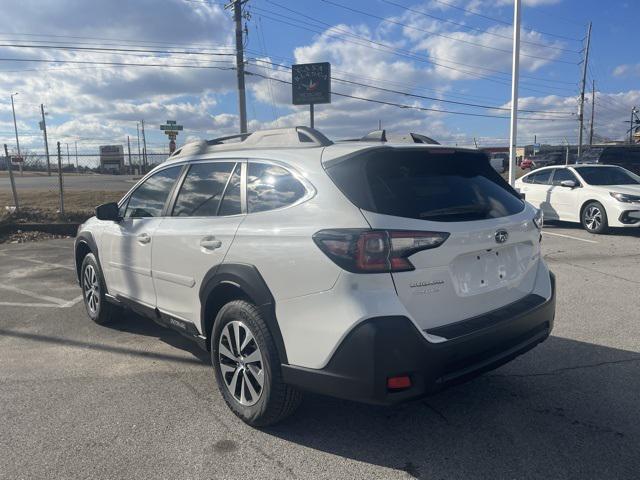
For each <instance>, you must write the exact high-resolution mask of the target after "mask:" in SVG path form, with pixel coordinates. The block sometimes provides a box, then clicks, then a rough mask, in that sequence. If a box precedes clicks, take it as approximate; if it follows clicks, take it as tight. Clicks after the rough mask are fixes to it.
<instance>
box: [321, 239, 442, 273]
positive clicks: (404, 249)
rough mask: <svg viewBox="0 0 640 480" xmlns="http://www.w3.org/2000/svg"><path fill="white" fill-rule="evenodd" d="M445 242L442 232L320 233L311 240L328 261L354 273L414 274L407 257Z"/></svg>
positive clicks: (413, 268)
mask: <svg viewBox="0 0 640 480" xmlns="http://www.w3.org/2000/svg"><path fill="white" fill-rule="evenodd" d="M447 238H449V234H448V233H443V232H419V231H410V230H363V229H332V230H320V231H319V232H317V233H316V234H315V235H314V236H313V240H314V241H315V242H316V244H317V245H318V247H320V250H322V251H323V252H324V253H325V254H326V255H327V256H328V257H329V258H330V259H331V260H333V261H334V262H335V263H336V264H337V265H338V266H340V267H341V268H344V269H345V270H347V271H349V272H354V273H383V272H404V271H408V270H415V267H414V266H413V265H412V264H411V262H410V261H409V258H408V257H409V256H411V255H413V254H414V253H416V252H419V251H421V250H427V249H430V248H436V247H438V246H440V245H442V243H443V242H444V241H445V240H446V239H447Z"/></svg>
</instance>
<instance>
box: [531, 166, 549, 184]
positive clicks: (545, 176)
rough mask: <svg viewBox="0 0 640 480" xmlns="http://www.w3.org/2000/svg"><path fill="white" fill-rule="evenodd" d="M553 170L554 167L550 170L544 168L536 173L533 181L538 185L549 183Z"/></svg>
mask: <svg viewBox="0 0 640 480" xmlns="http://www.w3.org/2000/svg"><path fill="white" fill-rule="evenodd" d="M552 170H553V169H551V168H550V169H549V170H542V171H540V172H538V173H536V174H535V177H534V178H533V182H531V183H535V184H536V185H549V183H550V180H551V172H552Z"/></svg>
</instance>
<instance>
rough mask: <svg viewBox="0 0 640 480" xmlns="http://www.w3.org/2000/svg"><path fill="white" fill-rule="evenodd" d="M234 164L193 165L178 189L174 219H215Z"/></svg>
mask: <svg viewBox="0 0 640 480" xmlns="http://www.w3.org/2000/svg"><path fill="white" fill-rule="evenodd" d="M234 165H235V162H211V163H195V164H193V165H191V167H190V168H189V172H188V173H187V176H186V177H185V179H184V182H183V183H182V186H181V187H180V192H179V193H178V197H177V198H176V203H175V205H174V207H173V216H176V217H215V216H216V215H217V214H218V206H219V205H220V199H221V198H222V194H223V193H224V189H225V187H226V186H227V181H228V180H229V175H231V170H232V169H233V167H234Z"/></svg>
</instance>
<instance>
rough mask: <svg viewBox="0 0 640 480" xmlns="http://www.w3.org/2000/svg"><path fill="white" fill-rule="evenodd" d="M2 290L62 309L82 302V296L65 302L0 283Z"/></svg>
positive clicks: (61, 299) (62, 299)
mask: <svg viewBox="0 0 640 480" xmlns="http://www.w3.org/2000/svg"><path fill="white" fill-rule="evenodd" d="M0 289H3V290H9V291H10V292H15V293H19V294H20V295H25V296H27V297H33V298H37V299H38V300H45V301H47V302H51V303H53V304H55V305H56V306H58V307H60V308H66V307H71V306H72V305H75V304H76V303H78V302H79V301H80V300H82V295H80V296H79V297H76V298H74V299H73V300H65V299H64V298H56V297H50V296H48V295H43V294H41V293H35V292H32V291H30V290H25V289H23V288H18V287H13V286H11V285H5V284H3V283H0ZM0 305H2V303H0ZM37 305H38V306H42V305H43V304H37Z"/></svg>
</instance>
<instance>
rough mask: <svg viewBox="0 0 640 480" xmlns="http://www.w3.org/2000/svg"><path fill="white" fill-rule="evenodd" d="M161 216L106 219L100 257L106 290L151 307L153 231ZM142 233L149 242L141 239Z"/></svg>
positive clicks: (154, 300) (153, 298)
mask: <svg viewBox="0 0 640 480" xmlns="http://www.w3.org/2000/svg"><path fill="white" fill-rule="evenodd" d="M161 222H162V218H127V219H124V220H122V221H121V222H119V223H115V222H105V224H104V229H103V231H102V235H101V252H100V253H101V258H102V268H103V270H104V276H105V281H106V282H107V285H109V292H110V293H113V294H119V295H122V296H124V297H127V298H131V299H133V300H137V301H139V302H141V303H142V304H144V305H146V306H150V307H154V306H155V304H156V294H155V289H154V286H153V278H152V274H151V254H152V247H153V237H154V235H155V231H156V229H157V228H158V226H159V225H160V223H161ZM143 236H145V237H146V239H147V240H148V243H142V238H143Z"/></svg>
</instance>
